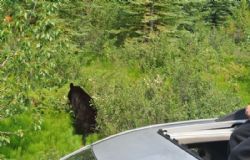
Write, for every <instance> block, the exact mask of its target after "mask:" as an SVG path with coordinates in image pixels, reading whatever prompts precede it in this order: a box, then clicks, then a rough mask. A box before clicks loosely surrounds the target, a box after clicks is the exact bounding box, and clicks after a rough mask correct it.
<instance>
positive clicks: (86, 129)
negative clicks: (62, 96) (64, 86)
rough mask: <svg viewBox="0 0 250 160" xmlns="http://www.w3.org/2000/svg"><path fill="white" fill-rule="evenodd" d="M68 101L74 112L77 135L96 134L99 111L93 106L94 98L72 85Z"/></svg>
mask: <svg viewBox="0 0 250 160" xmlns="http://www.w3.org/2000/svg"><path fill="white" fill-rule="evenodd" d="M68 99H69V102H70V104H71V107H72V110H73V113H74V115H73V126H74V130H75V133H76V134H81V135H82V136H83V143H84V140H85V138H86V136H87V135H88V134H90V133H93V132H95V128H96V115H97V110H96V108H95V107H94V106H93V105H92V102H93V100H92V98H91V97H90V96H89V95H88V94H87V93H86V92H85V91H84V90H83V89H82V88H81V87H80V86H74V84H73V83H70V91H69V93H68Z"/></svg>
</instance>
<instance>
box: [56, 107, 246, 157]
mask: <svg viewBox="0 0 250 160" xmlns="http://www.w3.org/2000/svg"><path fill="white" fill-rule="evenodd" d="M246 120H247V119H246V116H245V109H241V110H238V111H236V112H234V113H232V114H230V115H227V116H225V117H222V118H217V119H202V120H189V121H182V122H174V123H165V124H158V125H151V126H147V127H143V128H138V129H133V130H129V131H125V132H122V133H119V134H116V135H113V136H110V137H108V138H105V139H103V140H100V141H98V142H95V143H93V144H91V145H88V146H85V147H83V148H81V149H79V150H77V151H75V152H73V153H70V154H68V155H66V156H64V157H62V158H61V160H197V159H204V160H227V156H228V155H227V149H228V140H229V138H230V135H231V133H232V132H233V130H234V129H235V128H236V127H237V126H239V125H241V124H242V123H244V122H245V121H246Z"/></svg>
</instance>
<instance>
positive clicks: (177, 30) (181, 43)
mask: <svg viewBox="0 0 250 160" xmlns="http://www.w3.org/2000/svg"><path fill="white" fill-rule="evenodd" d="M71 82H73V83H74V84H77V85H80V86H82V87H83V88H84V89H86V91H87V92H88V93H89V94H90V95H91V96H92V97H93V99H94V101H95V104H96V106H97V109H98V116H97V121H98V128H99V130H100V132H99V133H98V134H93V135H90V136H89V137H88V138H87V143H91V142H94V141H96V140H98V139H100V138H103V137H106V136H109V135H111V134H115V133H118V132H121V131H124V130H127V129H132V128H137V127H141V126H145V125H149V124H157V123H165V122H172V121H179V120H188V119H198V118H210V117H217V116H223V115H225V114H227V113H229V112H231V111H234V110H236V109H238V108H240V107H244V106H246V105H247V104H248V103H250V4H249V1H247V0H241V1H228V0H223V1H209V0H208V1H205V0H204V1H195V0H191V1H184V0H183V1H172V0H145V1H143V0H134V1H125V0H124V1H123V0H113V1H104V0H94V1H90V0H81V1H80V0H73V1H70V0H41V1H35V0H23V1H19V0H0V159H27V160H29V159H31V160H32V159H46V160H47V159H58V158H59V157H61V156H63V155H65V154H67V153H70V152H72V151H74V150H76V149H78V148H80V147H81V137H80V136H77V135H74V134H73V128H72V125H71V120H70V110H69V106H68V101H67V93H68V91H69V84H70V83H71Z"/></svg>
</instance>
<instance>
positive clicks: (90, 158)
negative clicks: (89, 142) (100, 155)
mask: <svg viewBox="0 0 250 160" xmlns="http://www.w3.org/2000/svg"><path fill="white" fill-rule="evenodd" d="M65 159H67V160H97V159H96V158H95V155H94V153H93V151H92V149H91V148H88V149H86V150H83V151H81V152H79V153H75V154H73V155H71V156H69V157H68V158H65Z"/></svg>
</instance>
